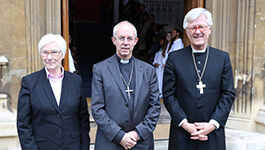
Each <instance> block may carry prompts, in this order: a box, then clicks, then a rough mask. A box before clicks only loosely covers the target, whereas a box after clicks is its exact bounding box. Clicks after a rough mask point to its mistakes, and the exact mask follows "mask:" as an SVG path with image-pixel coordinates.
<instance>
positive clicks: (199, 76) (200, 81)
mask: <svg viewBox="0 0 265 150" xmlns="http://www.w3.org/2000/svg"><path fill="white" fill-rule="evenodd" d="M206 51H207V54H206V59H205V63H204V66H203V70H202V74H201V75H200V74H199V71H198V68H197V65H196V62H195V57H194V54H193V52H191V54H192V59H193V64H194V68H195V70H196V73H197V76H198V78H199V84H198V85H196V88H197V89H199V90H200V94H203V88H206V84H203V83H202V77H203V75H204V71H205V68H206V65H207V61H208V57H209V46H208V47H207V49H206Z"/></svg>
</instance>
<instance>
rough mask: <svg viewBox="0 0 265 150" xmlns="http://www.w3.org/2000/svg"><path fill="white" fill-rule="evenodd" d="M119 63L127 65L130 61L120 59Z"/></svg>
mask: <svg viewBox="0 0 265 150" xmlns="http://www.w3.org/2000/svg"><path fill="white" fill-rule="evenodd" d="M120 62H121V63H122V64H128V63H129V62H130V61H129V59H121V60H120Z"/></svg>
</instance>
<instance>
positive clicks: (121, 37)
mask: <svg viewBox="0 0 265 150" xmlns="http://www.w3.org/2000/svg"><path fill="white" fill-rule="evenodd" d="M111 39H112V42H113V44H114V45H115V46H116V54H114V55H113V56H111V57H110V58H107V59H106V60H104V61H102V62H99V63H97V64H95V65H94V66H93V79H92V103H91V108H92V115H93V117H94V119H95V121H96V123H97V125H98V129H97V135H96V141H95V149H96V150H123V149H133V150H153V149H154V140H153V131H154V129H155V126H156V123H157V120H158V117H159V114H160V101H159V90H158V82H157V77H156V73H155V68H154V67H152V66H151V65H149V64H147V63H145V62H143V61H141V60H139V59H136V58H135V57H133V56H132V52H133V48H134V46H135V45H136V43H137V41H138V38H137V31H136V29H135V27H134V26H133V25H132V24H131V23H130V22H128V21H122V22H120V23H118V24H117V25H116V26H115V27H114V28H113V37H112V38H111Z"/></svg>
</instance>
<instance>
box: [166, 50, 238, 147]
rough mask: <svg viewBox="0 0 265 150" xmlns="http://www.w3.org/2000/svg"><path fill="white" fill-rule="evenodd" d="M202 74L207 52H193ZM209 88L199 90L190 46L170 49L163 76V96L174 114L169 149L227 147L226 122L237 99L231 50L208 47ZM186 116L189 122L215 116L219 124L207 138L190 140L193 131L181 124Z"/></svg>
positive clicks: (170, 111)
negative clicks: (228, 51)
mask: <svg viewBox="0 0 265 150" xmlns="http://www.w3.org/2000/svg"><path fill="white" fill-rule="evenodd" d="M194 55H195V60H196V65H197V67H198V70H199V72H200V74H201V72H202V70H203V65H204V63H205V59H206V52H205V53H202V54H199V53H198V54H196V53H195V54H194ZM202 82H203V84H206V88H204V89H203V91H204V93H203V94H200V91H199V89H197V88H196V85H198V83H199V78H198V76H197V74H196V70H195V67H194V64H193V59H192V49H191V46H188V47H186V48H183V49H181V50H178V51H174V52H171V53H170V54H169V56H168V59H167V62H166V66H165V71H164V79H163V98H164V104H165V106H166V109H167V110H168V112H169V113H170V115H171V126H170V136H169V149H170V150H225V133H224V132H225V131H224V126H225V123H226V121H227V118H228V115H229V112H230V109H231V106H232V104H233V101H234V99H235V92H234V84H233V73H232V67H231V63H230V59H229V54H228V53H227V52H224V51H222V50H218V49H215V48H212V47H209V58H208V62H207V66H206V69H205V72H204V75H203V78H202ZM184 118H187V119H188V121H189V122H190V123H194V122H209V121H210V120H211V119H214V120H216V121H217V122H218V123H219V124H220V127H219V129H216V130H214V131H213V132H211V133H210V134H209V135H208V141H196V140H191V139H190V137H191V135H190V134H189V133H188V132H186V131H185V130H184V129H182V128H181V127H179V123H180V122H181V121H182V120H183V119H184Z"/></svg>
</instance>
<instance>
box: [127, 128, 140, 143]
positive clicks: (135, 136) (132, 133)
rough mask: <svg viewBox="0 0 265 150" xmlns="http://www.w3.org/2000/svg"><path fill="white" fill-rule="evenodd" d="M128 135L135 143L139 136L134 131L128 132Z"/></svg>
mask: <svg viewBox="0 0 265 150" xmlns="http://www.w3.org/2000/svg"><path fill="white" fill-rule="evenodd" d="M128 134H131V135H132V136H133V137H134V138H135V139H136V142H137V141H138V140H139V136H138V133H137V132H136V131H130V132H128Z"/></svg>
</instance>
